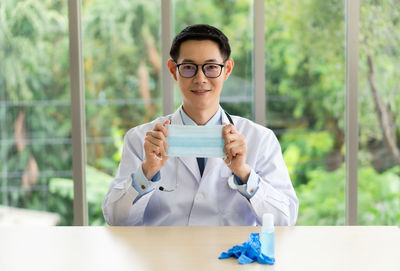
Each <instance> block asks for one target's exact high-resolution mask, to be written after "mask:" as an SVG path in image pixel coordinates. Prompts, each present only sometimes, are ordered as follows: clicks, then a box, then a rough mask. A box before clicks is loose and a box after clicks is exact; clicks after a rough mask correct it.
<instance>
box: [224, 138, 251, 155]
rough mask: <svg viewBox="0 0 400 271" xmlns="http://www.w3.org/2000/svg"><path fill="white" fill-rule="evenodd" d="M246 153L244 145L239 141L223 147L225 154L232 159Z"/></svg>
mask: <svg viewBox="0 0 400 271" xmlns="http://www.w3.org/2000/svg"><path fill="white" fill-rule="evenodd" d="M246 151H247V147H246V144H244V143H243V142H239V141H234V142H232V143H229V144H226V145H225V153H227V154H230V155H231V156H232V157H236V155H238V154H245V153H246Z"/></svg>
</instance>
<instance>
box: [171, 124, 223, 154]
mask: <svg viewBox="0 0 400 271" xmlns="http://www.w3.org/2000/svg"><path fill="white" fill-rule="evenodd" d="M166 127H167V129H168V137H167V143H168V149H167V155H168V156H181V157H182V156H189V157H225V153H224V143H225V142H224V139H223V138H222V129H223V127H224V126H222V125H214V126H211V125H210V126H192V125H166Z"/></svg>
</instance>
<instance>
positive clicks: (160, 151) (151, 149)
mask: <svg viewBox="0 0 400 271" xmlns="http://www.w3.org/2000/svg"><path fill="white" fill-rule="evenodd" d="M159 143H160V142H159V141H158V142H157V143H156V144H155V143H153V142H151V141H150V140H147V141H146V142H145V143H144V147H145V151H146V152H147V153H153V154H155V155H156V156H158V157H162V156H165V150H164V147H163V144H162V142H161V144H159Z"/></svg>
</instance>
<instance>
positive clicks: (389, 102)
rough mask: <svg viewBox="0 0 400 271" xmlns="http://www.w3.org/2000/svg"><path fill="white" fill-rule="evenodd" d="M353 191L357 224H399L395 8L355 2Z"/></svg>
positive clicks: (398, 30)
mask: <svg viewBox="0 0 400 271" xmlns="http://www.w3.org/2000/svg"><path fill="white" fill-rule="evenodd" d="M360 20H361V25H360V60H359V105H360V106H359V123H360V126H359V127H360V151H359V161H360V164H359V168H358V174H359V189H358V222H359V224H361V225H377V224H379V225H395V224H397V225H400V154H399V146H400V118H399V116H400V95H399V93H400V69H399V68H400V65H399V63H400V5H399V2H398V1H395V0H387V1H371V0H366V1H361V13H360Z"/></svg>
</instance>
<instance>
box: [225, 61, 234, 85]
mask: <svg viewBox="0 0 400 271" xmlns="http://www.w3.org/2000/svg"><path fill="white" fill-rule="evenodd" d="M233 66H235V63H234V62H233V59H232V58H229V59H228V60H227V61H226V62H225V73H224V74H225V77H224V80H226V79H228V77H229V75H230V74H231V72H232V70H233Z"/></svg>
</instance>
